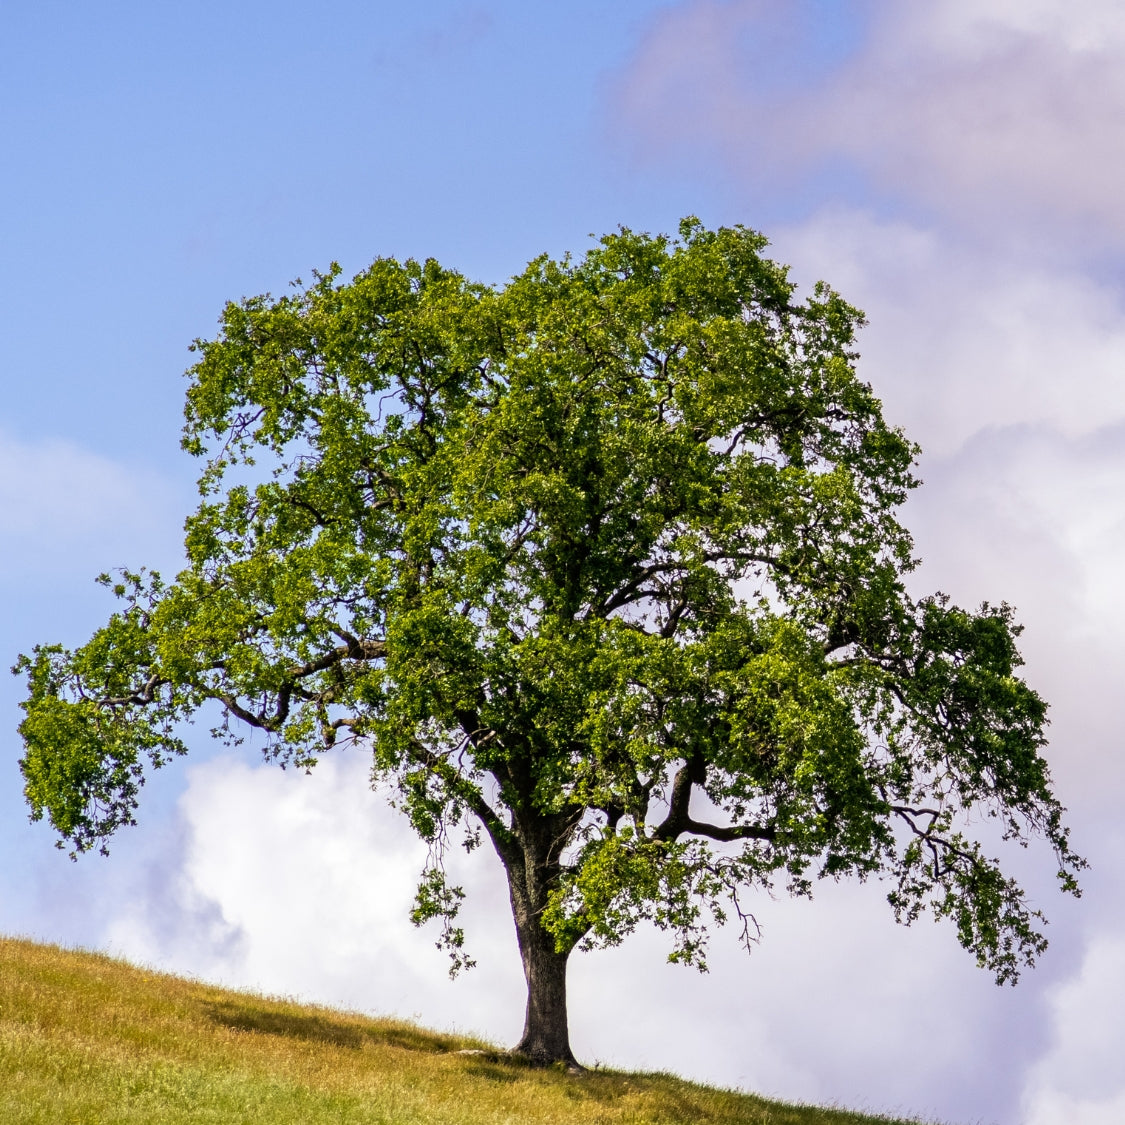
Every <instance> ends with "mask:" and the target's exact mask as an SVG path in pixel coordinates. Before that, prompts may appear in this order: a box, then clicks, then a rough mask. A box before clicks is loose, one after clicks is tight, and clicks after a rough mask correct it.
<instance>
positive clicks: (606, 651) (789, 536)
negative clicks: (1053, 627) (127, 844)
mask: <svg viewBox="0 0 1125 1125" xmlns="http://www.w3.org/2000/svg"><path fill="white" fill-rule="evenodd" d="M764 246H765V241H764V239H763V238H762V237H761V236H760V235H758V234H755V233H754V232H752V231H748V230H745V229H743V228H741V227H738V228H733V229H721V230H716V231H709V230H706V229H704V228H703V227H702V226H701V225H700V224H699V223H698V222H696V221H694V220H688V221H685V223H684V224H682V226H681V230H680V236H679V238H678V239H675V240H673V239H668V238H664V237H650V236H647V235H640V234H635V233H633V232H631V231H628V230H621V231H620V232H618V233H617V234H613V235H609V236H607V237H605V238H603V239H602V240H601V241H600V243H599V244H598V245H597V246H596V247H595V248H594V249H592V250H591V251H590V252H589V253H587V254H586V256H585V257H584V258H582V259H580V260H577V261H572V260H570V259H564V260H563V261H561V262H556V261H552V260H550V259H549V258H546V257H543V258H539V259H537V260H535V261H534V262H532V263H531V264H530V265H529V266H528V267H527V269H526V270H525V271H524V272H523V273H522V274H520V275H519V276H517V277H515V278H513V279H512V280H511V281H510V283H509V284H508V285H507V286H505V287H503V288H499V289H496V288H489V287H487V286H483V285H478V284H474V283H471V282H469V281H467V280H466V279H464V278H463V277H461V276H460V275H459V274H456V273H454V272H451V271H448V270H445V269H443V268H442V267H440V266H439V265H438V264H437V263H435V262H433V261H427V262H425V263H418V262H415V261H407V262H404V263H399V262H397V261H393V260H378V261H376V262H375V263H374V264H373V265H372V266H371V267H370V268H369V269H368V270H367V271H365V272H364V273H362V274H360V275H359V276H358V277H356V278H355V279H353V280H352V281H351V282H349V283H341V282H340V281H339V278H338V272H337V270H336V269H335V268H334V269H333V270H332V271H330V272H329V273H328V274H326V275H318V276H317V277H316V278H315V279H314V282H313V284H312V285H311V286H309V287H308V288H307V289H303V290H301V289H298V290H297V291H296V292H295V293H293V294H291V295H289V296H285V297H282V298H279V299H273V298H271V297H268V296H264V297H257V298H253V299H250V300H245V301H243V302H241V303H239V304H230V305H228V306H227V307H226V309H225V310H224V312H223V316H222V322H221V331H220V333H219V335H218V337H217V338H216V339H214V340H210V341H197V343H196V345H195V347H196V349H197V351H198V354H199V361H198V362H197V363H196V365H195V366H194V367H193V368H192V369H191V370H190V372H189V376H190V379H191V383H190V387H189V389H188V395H187V410H186V416H187V424H186V428H185V436H184V447H185V449H187V450H188V451H189V452H190V453H192V454H194V455H196V456H200V457H205V458H206V459H207V460H206V464H205V468H204V471H203V474H202V477H201V481H200V489H201V495H202V500H201V504H200V506H199V509H198V511H197V512H196V513H195V514H194V515H192V516H191V517H190V518H189V519H188V521H187V528H186V530H187V537H186V546H187V552H188V559H189V562H188V566H187V568H186V569H185V570H184V571H183V572H182V573H181V574H180V575H178V576H177V578H176V580H175V582H173V583H171V584H170V585H167V586H165V585H163V584H162V583H161V582H160V580H159V579H158V578H157V577H155V576H146V575H126V576H125V578H124V580H123V581H122V582H121V583H120V584H119V585H118V586H117V587H116V593H117V595H118V597H119V598H120V599H121V601H122V604H123V608H122V610H121V611H120V612H119V613H117V614H116V615H115V616H113V617H112V618H111V619H110V621H109V623H108V624H107V625H106V626H105V628H104V629H102V630H100V631H99V632H98V633H97V634H96V635H95V636H94V638H93V639H92V640H91V641H90V642H89V643H88V644H87V645H85V646H83V647H82V648H80V649H78V650H77V651H75V652H65V651H63V650H61V649H59V648H57V647H47V648H40V649H37V650H36V651H35V653H34V654H33V656H31V657H30V658H21V663H20V664H19V665H18V669H19V670H21V671H24V672H26V673H27V674H28V678H29V698H28V701H27V703H26V704H25V708H26V712H27V717H26V719H25V720H24V722H23V724H22V727H21V730H22V733H23V737H24V740H25V744H26V754H25V757H24V759H23V762H22V768H23V771H24V775H25V778H26V779H27V796H28V799H29V801H30V802H31V806H32V809H33V814H34V815H35V816H36V817H39V816H43V815H46V816H48V817H49V818H50V820H51V822H52V823H53V824H54V826H55V827H56V829H58V831H59V833H60V834H61V836H62V837H63V838H64V839H65V840H67V841H69V842H70V844H71V845H72V847H73V848H75V849H76V850H78V851H82V850H85V849H87V848H89V847H91V846H94V845H96V844H99V843H101V842H102V841H103V840H104V839H105V838H106V837H107V836H108V835H109V834H111V833H112V832H113V831H115V830H116V829H117V828H118V827H119V826H120V825H122V824H125V823H131V822H132V818H133V814H134V811H135V808H136V803H137V798H138V786H139V785H140V784H141V781H142V773H143V768H144V765H145V763H146V762H150V763H151V764H153V765H159V764H160V763H161V762H162V761H164V760H165V759H166V758H167V756H168V755H170V754H176V753H182V752H183V749H184V747H183V745H182V743H181V742H180V741H179V739H178V738H177V737H176V735H175V730H176V729H177V724H179V723H180V722H181V721H182V720H183V719H185V718H186V717H188V716H190V715H191V714H193V713H195V712H196V711H197V710H199V709H200V708H201V707H203V706H204V705H205V704H208V703H209V702H211V703H217V704H218V706H219V707H220V709H221V714H222V718H221V720H220V722H219V725H218V726H217V728H216V733H217V734H219V735H220V736H221V737H225V738H228V739H232V740H236V739H237V738H238V737H239V735H238V731H239V729H240V728H241V729H245V727H246V726H247V725H249V726H251V727H256V728H258V729H259V730H261V731H264V732H265V735H266V753H267V754H268V755H270V756H272V757H274V758H276V759H277V760H278V761H279V762H281V763H282V764H283V765H284V764H287V763H295V764H299V765H304V766H308V765H311V764H312V763H313V762H314V761H315V760H316V757H317V755H318V754H320V753H322V752H324V751H325V750H326V749H328V748H330V747H331V746H333V745H334V744H336V743H339V742H340V741H341V740H346V741H350V742H359V743H361V744H363V745H365V746H369V747H370V748H371V750H372V753H373V776H374V778H375V780H377V781H379V782H390V783H392V785H393V786H394V788H395V792H396V793H397V797H396V801H397V803H398V804H399V806H400V807H401V808H402V810H403V811H404V812H405V813H406V815H407V816H408V817H409V819H410V821H411V823H412V824H413V826H414V828H415V829H416V830H417V831H418V833H419V834H420V835H421V836H422V837H423V838H425V839H426V840H428V841H430V842H431V843H432V844H433V845H434V847H435V849H436V850H437V854H438V856H439V860H440V850H441V848H442V846H444V843H445V841H446V839H447V836H448V833H449V832H450V831H451V830H452V829H453V828H454V827H455V826H457V825H458V824H461V825H463V827H465V828H466V830H467V831H469V833H470V837H469V839H470V843H472V840H473V836H472V833H473V831H474V827H473V826H474V825H478V824H479V825H480V826H481V827H482V828H483V830H484V832H485V833H486V834H487V835H488V836H489V838H490V839H491V842H492V843H493V845H494V846H495V848H496V850H497V852H498V853H499V855H500V857H501V859H502V861H503V862H504V864H505V866H506V867H507V869H508V872H509V875H510V876H512V875H513V873H515V872H522V873H523V874H522V875H521V876H520V877H521V878H522V879H523V880H524V882H523V884H521V885H523V886H525V887H526V888H530V889H528V892H527V893H528V894H529V895H531V899H529V902H530V903H531V909H532V913H533V914H534V915H535V917H536V918H538V919H541V920H542V922H543V924H544V925H545V926H547V927H548V928H549V929H550V931H551V932H552V933H553V934H554V940H555V943H556V947H557V948H558V949H559V950H560V951H565V950H569V949H570V948H572V947H573V946H574V945H575V944H576V943H578V942H582V941H584V942H585V943H586V944H590V943H594V944H597V943H613V942H616V941H618V940H620V939H621V937H622V936H623V935H624V934H626V933H628V932H629V931H630V930H631V929H632V928H633V927H634V926H635V925H636V924H637V923H638V922H639V921H641V920H642V919H650V920H652V921H654V922H655V923H656V924H657V925H659V926H662V927H665V928H667V929H668V930H670V931H671V932H672V934H673V936H674V939H675V946H674V950H673V956H674V957H676V958H679V959H682V960H684V961H687V962H689V963H694V964H697V965H700V966H701V967H702V966H703V965H704V963H705V962H704V953H705V943H704V934H705V926H706V923H707V922H708V920H709V919H718V920H720V921H721V920H722V919H723V918H724V917H725V916H726V913H727V912H729V911H732V910H733V912H734V914H735V915H736V916H737V917H738V918H739V919H740V920H741V921H742V923H743V932H744V936H746V937H748V938H749V937H751V936H752V935H753V933H754V922H753V918H752V917H751V916H750V915H749V914H748V913H747V912H746V911H745V910H744V909H743V907H742V906H741V905H740V900H739V897H738V896H739V892H740V890H741V891H743V892H745V890H746V889H748V888H755V887H767V886H771V885H774V884H775V883H777V882H780V883H781V884H782V885H784V886H785V887H786V888H788V889H789V890H790V891H791V892H793V893H798V894H807V893H809V892H810V889H811V887H812V884H813V882H814V880H816V879H818V878H822V877H831V878H840V877H843V876H848V875H852V876H858V877H860V878H865V877H868V876H871V875H881V876H885V877H888V878H890V879H891V880H892V881H893V890H892V892H891V895H890V900H891V903H892V905H893V907H894V909H895V911H896V913H897V915H898V917H899V918H900V919H901V920H903V921H906V922H909V921H912V920H913V919H914V918H916V917H917V916H918V915H919V913H920V912H921V911H922V910H924V909H926V908H927V906H928V907H929V908H931V909H932V911H933V912H934V913H935V914H936V915H938V916H948V917H950V918H952V920H953V921H954V923H955V925H956V928H957V933H958V936H959V938H960V940H961V942H962V944H964V945H965V946H966V948H968V949H970V950H971V951H972V952H973V953H974V954H975V955H976V956H977V958H978V960H979V961H980V963H981V964H982V965H984V966H987V967H988V968H989V969H991V970H992V971H993V972H994V973H995V974H996V975H997V978H998V979H1000V980H1010V979H1015V977H1016V974H1017V972H1018V969H1019V967H1020V966H1021V965H1022V964H1024V963H1026V962H1030V961H1032V960H1033V959H1034V957H1035V955H1036V954H1037V953H1038V952H1040V951H1041V950H1042V948H1043V946H1044V941H1043V938H1042V936H1041V933H1040V932H1039V929H1038V928H1037V918H1038V916H1037V914H1036V912H1034V911H1032V910H1030V909H1029V907H1028V905H1027V903H1026V901H1025V897H1024V895H1023V892H1022V891H1021V890H1020V888H1019V887H1018V886H1017V885H1016V884H1015V883H1014V882H1012V881H1011V880H1010V879H1008V878H1006V877H1005V876H1004V875H1003V874H1002V873H1001V869H1000V866H999V862H998V860H996V859H994V858H992V857H990V856H988V855H987V854H986V852H985V850H984V847H983V845H982V843H981V842H980V841H979V840H976V839H973V838H971V836H970V834H969V828H970V826H971V824H973V823H976V822H979V820H980V817H979V816H978V814H984V815H985V818H986V821H987V818H990V817H994V818H997V820H998V823H999V825H1000V829H1001V831H1000V832H999V833H997V835H998V836H1003V837H1004V838H1006V839H1009V840H1015V841H1017V842H1023V841H1024V840H1026V839H1027V838H1028V837H1029V836H1032V835H1036V834H1039V835H1042V836H1044V837H1046V839H1047V840H1048V842H1049V843H1050V845H1051V846H1052V847H1053V848H1054V850H1055V852H1056V854H1057V857H1058V863H1059V872H1060V879H1061V881H1062V885H1063V887H1064V888H1065V889H1066V890H1069V891H1075V890H1076V886H1075V882H1074V874H1075V872H1076V871H1077V870H1078V869H1079V868H1080V867H1081V866H1082V861H1081V860H1080V859H1079V858H1078V857H1077V856H1076V855H1074V854H1073V853H1072V851H1071V850H1070V848H1069V846H1068V842H1067V833H1066V829H1065V828H1064V826H1063V824H1062V820H1061V816H1062V809H1061V808H1060V806H1059V804H1058V802H1057V800H1056V799H1055V797H1054V796H1053V794H1052V792H1051V788H1050V783H1049V777H1048V773H1047V768H1046V765H1045V764H1044V761H1043V758H1042V756H1041V754H1040V750H1041V748H1042V746H1043V742H1044V738H1043V728H1044V723H1045V706H1044V704H1043V702H1042V700H1041V699H1040V698H1039V697H1038V696H1037V695H1036V694H1035V692H1034V691H1032V690H1031V689H1030V688H1029V687H1028V686H1027V685H1026V684H1025V683H1024V682H1023V681H1022V680H1021V679H1020V678H1019V676H1018V675H1017V669H1018V667H1019V665H1020V658H1019V653H1018V651H1017V648H1016V644H1015V637H1016V635H1017V633H1018V628H1017V627H1016V626H1015V624H1014V622H1013V618H1012V612H1011V610H1010V609H1009V608H1008V607H1007V606H1006V605H1001V606H999V607H990V606H987V605H986V606H983V607H982V608H981V609H980V611H979V612H977V613H969V612H967V611H965V610H962V609H959V608H957V607H955V606H951V605H950V604H949V603H948V601H947V600H946V599H945V598H944V597H941V596H936V597H932V598H926V599H922V600H921V601H918V600H915V599H913V598H911V597H910V596H909V595H908V594H907V592H906V590H905V588H904V585H903V576H904V575H905V574H906V573H907V572H909V571H910V570H911V569H912V568H913V567H914V565H915V562H914V559H913V555H912V544H911V540H910V537H909V535H908V533H907V532H906V531H905V530H904V528H903V527H902V526H901V525H900V524H899V522H898V521H897V518H896V509H897V507H898V506H899V505H900V504H901V503H902V502H903V501H904V500H905V498H906V496H907V494H908V492H909V490H910V489H911V488H913V487H914V486H915V484H916V481H915V479H914V477H913V476H912V466H913V461H914V457H915V454H916V450H915V447H914V446H913V445H911V443H910V442H908V441H907V440H906V438H905V437H904V436H903V435H902V434H901V433H900V432H899V431H898V430H895V429H893V428H891V427H889V426H888V425H887V424H886V423H885V422H884V420H883V418H882V414H881V408H880V404H879V401H878V400H877V399H876V398H875V397H874V395H873V393H872V391H871V389H870V388H869V387H868V386H867V385H866V384H865V383H863V382H862V381H861V380H860V379H859V378H858V377H857V376H856V374H855V370H854V359H855V355H854V352H853V347H854V337H855V332H856V330H857V328H858V327H859V325H860V324H861V323H862V320H861V314H860V313H859V312H858V311H857V310H856V309H854V308H852V307H851V306H849V305H848V304H847V303H846V302H844V301H843V300H842V299H841V298H840V297H839V296H838V295H837V294H836V293H834V292H833V291H832V290H831V289H829V288H828V287H827V286H824V285H820V286H818V287H817V288H816V290H815V292H814V293H813V295H812V296H811V297H810V298H809V299H808V300H806V301H805V302H803V303H795V302H794V299H793V298H794V295H793V287H792V286H791V284H790V283H789V282H788V280H787V279H786V275H785V271H784V269H782V268H781V267H779V266H777V265H775V264H774V263H772V262H770V261H769V260H767V259H766V258H764V257H762V255H761V251H762V249H763V248H764ZM536 896H538V897H536ZM532 899H533V900H534V901H532ZM459 900H460V890H459V888H453V887H449V886H447V885H446V884H445V881H444V875H443V874H442V873H441V867H440V862H438V863H437V864H436V865H433V866H431V868H429V869H428V873H427V875H426V876H425V877H424V879H423V883H422V886H421V888H420V893H419V899H418V902H417V904H416V910H415V918H416V920H419V921H422V920H425V919H428V918H432V917H439V916H440V917H444V918H445V919H446V923H447V928H446V930H445V931H444V934H445V938H444V940H445V943H446V945H447V946H448V948H449V949H450V951H451V952H452V953H453V954H454V957H455V959H456V958H458V957H461V956H462V953H461V934H460V931H459V930H457V929H455V928H453V927H452V921H451V920H452V917H453V915H454V914H455V911H456V907H457V904H458V903H459Z"/></svg>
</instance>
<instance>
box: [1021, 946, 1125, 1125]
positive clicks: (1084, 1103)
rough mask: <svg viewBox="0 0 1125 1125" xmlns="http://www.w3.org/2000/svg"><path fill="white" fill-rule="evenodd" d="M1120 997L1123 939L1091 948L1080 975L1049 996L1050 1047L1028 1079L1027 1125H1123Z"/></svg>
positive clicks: (1124, 1017)
mask: <svg viewBox="0 0 1125 1125" xmlns="http://www.w3.org/2000/svg"><path fill="white" fill-rule="evenodd" d="M1122 996H1125V939H1123V938H1121V937H1120V935H1106V934H1103V935H1101V936H1099V937H1098V938H1097V939H1096V940H1095V941H1094V942H1093V943H1091V945H1090V947H1089V949H1088V950H1087V952H1086V956H1085V958H1084V960H1083V963H1082V968H1081V971H1080V972H1079V973H1078V975H1077V976H1076V977H1074V978H1073V979H1071V980H1068V981H1067V982H1066V983H1065V984H1063V985H1061V986H1059V987H1058V988H1057V989H1055V990H1054V991H1053V993H1052V995H1051V999H1050V1008H1051V1015H1052V1026H1053V1042H1052V1044H1051V1047H1050V1049H1049V1050H1048V1051H1047V1053H1046V1054H1045V1055H1044V1056H1043V1057H1042V1058H1041V1059H1040V1061H1039V1062H1038V1063H1037V1064H1036V1065H1035V1066H1034V1068H1032V1070H1031V1072H1030V1074H1029V1076H1028V1082H1027V1087H1026V1089H1025V1091H1024V1095H1023V1115H1024V1116H1023V1119H1024V1121H1025V1122H1026V1125H1060V1123H1061V1122H1066V1125H1118V1123H1119V1122H1121V1121H1123V1120H1125V1081H1122V1079H1121V1077H1120V1068H1121V1057H1120V1056H1121V1044H1122V1043H1123V1042H1125V1010H1123V1009H1122V1006H1121V997H1122Z"/></svg>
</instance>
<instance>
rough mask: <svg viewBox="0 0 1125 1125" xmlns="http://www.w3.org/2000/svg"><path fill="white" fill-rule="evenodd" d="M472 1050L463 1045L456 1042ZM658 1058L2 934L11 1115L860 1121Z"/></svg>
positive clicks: (386, 1124) (604, 1124) (439, 1122)
mask: <svg viewBox="0 0 1125 1125" xmlns="http://www.w3.org/2000/svg"><path fill="white" fill-rule="evenodd" d="M462 1051H477V1052H480V1053H477V1054H459V1053H458V1052H462ZM892 1120H893V1119H891V1118H887V1117H870V1116H866V1115H863V1114H859V1113H849V1112H846V1111H841V1110H833V1109H818V1108H815V1107H810V1106H794V1105H784V1104H781V1103H779V1102H772V1101H767V1100H766V1099H763V1098H758V1097H755V1096H754V1095H752V1094H741V1093H735V1092H732V1091H729V1090H716V1089H712V1088H709V1087H706V1086H701V1085H697V1084H695V1083H692V1082H685V1081H682V1080H681V1079H679V1078H675V1077H672V1076H670V1075H665V1074H626V1073H622V1072H618V1071H603V1070H597V1071H591V1072H588V1073H586V1074H583V1075H578V1076H575V1075H568V1074H566V1073H563V1072H562V1071H556V1070H534V1069H531V1068H529V1067H527V1066H525V1065H521V1064H519V1063H517V1062H515V1061H513V1060H510V1059H508V1058H506V1057H505V1056H504V1055H503V1053H502V1052H501V1051H499V1050H497V1049H496V1048H495V1047H493V1046H491V1045H490V1044H487V1043H482V1042H480V1041H478V1040H474V1039H468V1038H465V1037H461V1036H455V1035H442V1034H438V1033H436V1032H430V1031H426V1030H425V1029H423V1028H420V1027H417V1026H415V1025H413V1024H410V1023H404V1022H402V1021H397V1020H383V1019H370V1018H368V1017H366V1016H360V1015H356V1014H353V1013H350V1012H342V1011H336V1010H334V1009H330V1008H317V1007H310V1006H306V1005H301V1004H295V1003H292V1002H289V1001H285V1000H277V999H270V998H268V997H263V996H259V995H256V994H253V993H246V992H232V991H229V990H226V989H221V988H215V987H213V986H211V985H207V984H202V983H200V982H198V981H192V980H185V979H182V978H180V977H174V976H168V975H166V974H162V973H155V972H151V971H149V970H146V969H144V968H139V967H137V966H135V965H131V964H128V963H127V962H125V961H120V960H115V959H113V958H110V957H105V956H102V955H100V954H95V953H84V952H78V951H74V950H65V949H59V948H58V947H55V946H47V945H38V944H35V943H33V942H28V941H17V940H8V939H0V1121H3V1122H5V1123H8V1125H125V1123H129V1125H134V1123H135V1125H173V1123H179V1122H185V1123H186V1122H192V1123H193V1125H195V1123H203V1122H207V1123H211V1122H213V1123H215V1125H220V1123H221V1125H234V1123H239V1125H241V1123H245V1125H250V1123H258V1122H261V1123H263V1125H265V1123H269V1125H290V1123H292V1125H321V1123H324V1125H328V1123H331V1125H509V1123H510V1125H516V1123H519V1125H524V1123H539V1122H542V1123H544V1125H545V1123H552V1125H554V1123H557V1125H649V1123H651V1125H657V1123H659V1125H733V1123H734V1122H739V1123H742V1122H746V1123H752V1125H821V1123H823V1125H862V1123H865V1122H866V1123H873V1122H883V1123H884V1125H887V1123H890V1122H891V1121H892Z"/></svg>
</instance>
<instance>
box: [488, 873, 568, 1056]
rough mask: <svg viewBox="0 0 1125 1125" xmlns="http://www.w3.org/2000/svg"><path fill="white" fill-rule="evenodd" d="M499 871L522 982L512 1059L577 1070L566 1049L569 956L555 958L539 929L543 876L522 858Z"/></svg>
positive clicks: (544, 885) (543, 898) (544, 895)
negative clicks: (523, 998) (522, 1006)
mask: <svg viewBox="0 0 1125 1125" xmlns="http://www.w3.org/2000/svg"><path fill="white" fill-rule="evenodd" d="M505 866H506V867H507V869H508V887H509V890H510V893H511V898H512V917H513V919H514V920H515V923H516V937H517V938H518V939H519V946H520V957H521V958H522V960H523V975H524V978H525V979H526V981H527V1011H526V1014H525V1016H524V1024H523V1035H522V1036H521V1038H520V1041H519V1043H517V1044H516V1046H515V1047H513V1048H512V1053H513V1054H516V1055H522V1056H523V1057H524V1058H527V1059H528V1060H530V1061H531V1062H533V1063H535V1064H536V1065H538V1066H547V1065H550V1064H552V1063H562V1064H563V1065H565V1066H566V1067H567V1068H568V1069H572V1070H581V1067H580V1066H579V1065H578V1062H577V1060H576V1059H575V1058H574V1054H573V1052H572V1051H571V1049H570V1031H569V1027H568V1024H567V1012H566V965H567V961H568V959H569V957H570V950H569V949H567V950H565V951H563V952H561V953H560V952H559V951H558V950H557V949H556V948H555V936H554V934H550V933H548V932H547V931H546V930H545V929H543V926H542V925H541V924H540V919H541V918H542V916H543V910H544V908H545V907H546V905H547V887H548V885H549V873H548V872H547V871H545V870H543V869H542V868H540V867H539V865H537V864H535V863H534V862H533V861H532V860H531V857H528V856H526V855H525V858H524V863H522V864H512V865H508V864H506V865H505Z"/></svg>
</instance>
